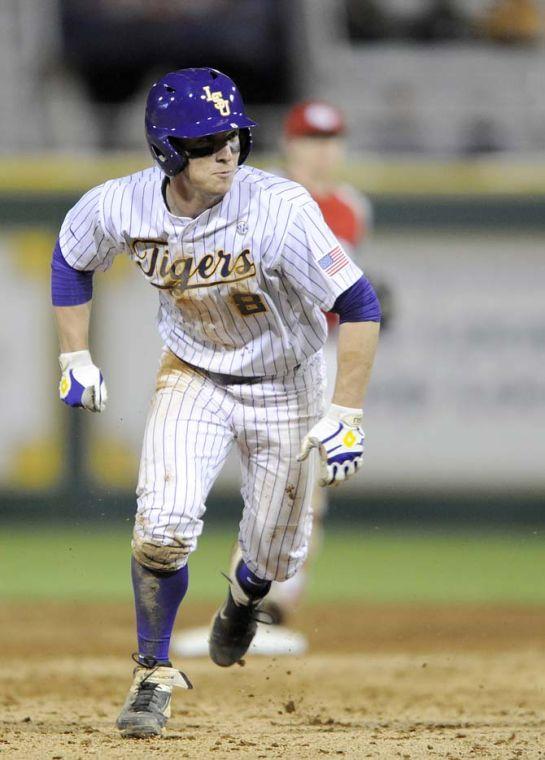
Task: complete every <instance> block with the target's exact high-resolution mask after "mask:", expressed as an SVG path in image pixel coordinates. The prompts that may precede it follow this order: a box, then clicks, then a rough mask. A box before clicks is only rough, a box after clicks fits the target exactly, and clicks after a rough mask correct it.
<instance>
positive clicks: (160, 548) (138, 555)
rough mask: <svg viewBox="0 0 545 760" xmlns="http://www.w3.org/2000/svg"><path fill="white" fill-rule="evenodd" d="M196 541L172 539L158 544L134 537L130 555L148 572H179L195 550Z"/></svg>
mask: <svg viewBox="0 0 545 760" xmlns="http://www.w3.org/2000/svg"><path fill="white" fill-rule="evenodd" d="M196 543H197V542H196V539H194V538H188V539H184V538H183V537H179V536H177V537H173V538H170V539H169V543H168V544H160V543H158V542H156V541H151V540H148V539H145V538H142V537H141V536H138V535H134V536H133V539H132V553H133V557H134V558H135V560H136V561H137V562H139V563H140V564H141V565H144V567H147V568H149V569H150V570H156V571H157V572H164V573H170V572H173V571H174V570H179V569H180V568H181V567H183V566H184V565H185V564H186V563H187V559H188V557H189V555H190V554H191V552H192V551H193V550H194V549H195V546H196Z"/></svg>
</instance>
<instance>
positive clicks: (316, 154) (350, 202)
mask: <svg viewBox="0 0 545 760" xmlns="http://www.w3.org/2000/svg"><path fill="white" fill-rule="evenodd" d="M345 136H346V122H345V118H344V114H343V113H342V111H341V110H340V109H339V108H337V107H336V106H334V105H333V104H332V103H329V102H327V101H325V100H318V99H312V100H304V101H301V102H299V103H296V104H295V105H294V106H293V107H292V108H291V109H290V110H289V112H288V113H287V114H286V117H285V119H284V124H283V136H282V142H281V154H282V158H283V165H282V167H281V169H280V172H281V173H282V175H283V176H286V177H289V178H290V179H292V180H294V181H295V182H298V183H300V184H301V185H303V187H305V188H306V189H307V190H308V191H309V193H310V194H311V195H312V197H313V198H314V200H315V201H316V203H317V204H318V206H319V208H320V211H321V212H322V214H323V216H324V219H325V221H326V223H327V225H328V226H329V227H330V228H331V230H332V231H333V233H334V234H335V236H336V237H337V238H338V240H339V241H340V242H341V243H342V246H343V248H344V250H345V251H346V252H347V253H348V254H349V255H350V256H351V257H352V258H353V259H354V260H355V261H356V262H357V263H358V264H360V266H361V265H362V263H363V258H364V256H363V248H364V245H365V244H366V243H367V242H368V240H369V236H370V234H371V230H372V222H373V213H372V205H371V201H370V199H369V198H368V197H367V196H365V195H363V194H362V193H360V192H359V191H358V190H356V188H354V187H352V186H350V185H348V184H347V183H341V182H340V180H339V174H340V172H341V170H342V168H343V166H344V164H345V162H346V142H345ZM375 290H376V291H377V292H378V289H377V287H376V284H375ZM381 311H382V322H383V320H384V303H383V298H382V294H381ZM326 318H327V323H328V330H329V337H328V340H327V342H326V345H325V347H324V348H325V351H324V353H325V361H326V372H327V391H326V395H327V397H328V398H331V396H332V394H333V386H334V383H335V374H336V367H337V359H336V341H335V332H336V329H337V326H338V315H337V314H335V313H334V312H328V313H327V314H326ZM326 506H327V491H325V490H324V489H323V488H320V487H317V488H315V490H314V494H313V498H312V507H313V513H314V526H313V533H312V544H311V547H312V552H315V551H316V550H317V549H318V548H319V545H320V542H321V539H322V530H323V528H322V520H323V517H324V514H325V511H326ZM307 585H308V567H307V566H304V567H302V568H301V569H300V570H299V571H298V572H297V573H296V574H295V575H294V576H293V577H292V578H290V579H289V580H288V581H286V582H285V583H273V584H272V587H271V591H270V592H269V594H268V595H267V599H266V602H265V603H264V607H266V609H267V611H268V613H269V614H270V617H271V620H273V621H274V622H275V623H277V624H281V623H284V622H285V621H286V619H287V618H289V616H290V615H291V614H292V613H293V612H294V610H295V609H296V607H297V605H298V604H299V602H300V600H301V597H302V596H303V594H304V592H305V590H306V588H307ZM290 641H291V639H290V637H289V636H288V637H287V638H286V647H287V648H286V651H289V649H290V646H291V643H290ZM277 648H279V649H280V648H281V647H280V643H278V644H277Z"/></svg>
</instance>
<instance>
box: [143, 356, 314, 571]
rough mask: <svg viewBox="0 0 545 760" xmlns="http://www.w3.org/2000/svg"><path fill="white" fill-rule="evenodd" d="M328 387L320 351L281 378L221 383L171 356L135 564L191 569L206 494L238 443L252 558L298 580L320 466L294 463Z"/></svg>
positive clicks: (152, 417) (149, 436) (150, 432)
mask: <svg viewBox="0 0 545 760" xmlns="http://www.w3.org/2000/svg"><path fill="white" fill-rule="evenodd" d="M323 390H324V366H323V359H322V355H321V352H320V353H318V354H316V355H315V356H314V357H313V358H312V359H311V360H310V361H309V362H307V363H306V364H305V365H302V366H300V367H299V368H298V369H296V370H293V371H292V372H291V373H290V374H288V375H285V376H283V377H279V378H274V379H270V378H268V379H265V380H263V381H259V382H257V383H252V384H238V383H237V384H230V385H222V384H219V383H218V382H216V381H215V380H212V379H211V378H209V377H208V376H207V375H205V374H204V373H201V372H199V371H198V370H195V369H194V368H192V367H190V366H188V365H187V364H185V363H184V362H182V361H181V360H180V359H178V358H177V357H175V356H174V355H173V354H172V353H171V352H170V351H168V350H165V352H164V353H163V357H162V362H161V366H160V369H159V373H158V376H157V384H156V391H155V394H154V397H153V400H152V404H151V408H150V412H149V415H148V419H147V423H146V430H145V434H144V443H143V450H142V458H141V463H140V474H139V479H138V487H137V497H138V509H137V514H136V521H135V527H134V534H133V553H134V555H135V557H136V559H137V560H138V561H140V562H141V563H142V564H144V565H146V566H148V567H150V568H152V569H158V570H161V569H162V570H174V569H177V568H179V567H182V566H183V565H184V564H185V563H186V562H187V558H188V555H189V554H190V553H191V552H192V551H194V549H195V548H196V546H197V539H198V536H199V535H200V534H201V532H202V528H203V522H202V517H203V515H204V512H205V501H206V497H207V495H208V493H209V491H210V488H211V487H212V485H213V483H214V481H215V479H216V477H217V475H218V473H219V471H220V470H221V467H222V465H223V464H224V462H225V459H226V457H227V455H228V454H229V451H230V450H231V448H232V446H233V445H235V444H236V446H237V448H238V451H239V457H240V464H241V474H242V488H241V494H242V498H243V501H244V508H243V512H242V520H241V522H240V530H239V543H240V547H241V550H242V555H243V557H244V560H245V562H246V563H247V565H248V567H249V568H250V570H252V572H254V573H256V575H258V576H259V577H260V578H264V579H268V580H274V579H276V580H285V579H287V578H289V577H290V576H292V575H293V574H294V573H295V572H296V571H297V569H298V568H299V567H300V566H301V565H302V564H303V562H304V561H305V558H306V556H307V550H308V542H309V538H310V533H311V530H312V511H311V505H310V501H311V495H312V486H313V481H314V463H313V462H312V461H311V463H310V464H309V460H306V461H305V462H302V463H299V462H297V460H296V457H297V454H298V452H299V448H300V444H301V440H302V438H303V437H304V436H305V435H306V433H307V432H308V430H309V429H310V428H311V427H312V426H313V425H314V423H315V422H316V421H317V420H318V419H319V417H320V416H321V414H322V412H323ZM309 459H310V460H312V457H310V458H309Z"/></svg>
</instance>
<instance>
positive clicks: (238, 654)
mask: <svg viewBox="0 0 545 760" xmlns="http://www.w3.org/2000/svg"><path fill="white" fill-rule="evenodd" d="M258 605H259V602H249V603H248V604H237V603H236V602H235V600H234V599H233V595H232V594H231V589H229V592H228V594H227V601H226V602H225V604H223V605H222V606H221V607H220V608H219V610H218V611H217V612H216V614H215V616H214V619H213V620H212V629H211V631H210V639H209V641H208V651H209V652H210V657H211V659H212V661H213V662H215V663H216V665H221V667H223V668H228V667H229V666H230V665H234V664H235V662H239V661H240V660H241V659H242V657H244V655H245V654H246V652H247V651H248V649H249V647H250V644H251V643H252V639H253V638H254V636H255V634H256V631H257V624H258V622H259V619H258V617H257V609H258Z"/></svg>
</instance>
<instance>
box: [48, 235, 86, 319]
mask: <svg viewBox="0 0 545 760" xmlns="http://www.w3.org/2000/svg"><path fill="white" fill-rule="evenodd" d="M92 297H93V273H92V272H80V271H79V270H78V269H74V267H71V266H70V264H68V263H67V262H66V259H65V258H64V256H63V255H62V251H61V247H60V245H59V241H58V240H57V242H56V244H55V249H54V250H53V258H52V259H51V300H52V302H53V306H78V305H79V304H81V303H87V301H90V300H91V298H92Z"/></svg>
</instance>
